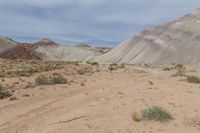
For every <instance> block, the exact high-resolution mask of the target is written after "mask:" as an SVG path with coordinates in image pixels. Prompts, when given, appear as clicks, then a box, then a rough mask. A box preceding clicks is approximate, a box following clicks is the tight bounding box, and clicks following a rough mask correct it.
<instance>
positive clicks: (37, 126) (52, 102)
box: [0, 66, 200, 133]
mask: <svg viewBox="0 0 200 133" xmlns="http://www.w3.org/2000/svg"><path fill="white" fill-rule="evenodd" d="M77 67H81V66H77ZM95 69H96V67H95V68H94V70H95ZM74 70H75V69H73V67H68V68H67V67H66V68H65V70H64V69H63V70H57V71H56V72H59V73H62V74H63V75H64V77H65V78H67V79H68V80H69V81H71V83H70V84H69V85H68V84H66V85H49V86H36V87H35V88H28V89H22V88H23V86H24V85H25V84H26V83H27V82H34V78H35V76H31V77H29V78H26V77H20V78H3V79H4V82H1V83H2V84H4V85H5V84H12V83H15V82H19V84H15V90H16V91H15V92H14V95H15V96H16V97H17V98H19V99H18V100H16V101H9V100H8V99H4V100H0V118H1V119H0V131H1V133H66V132H69V133H134V132H137V133H150V132H152V133H171V132H174V133H199V131H200V129H199V128H200V126H199V125H193V124H191V123H190V122H188V120H189V119H192V118H196V117H197V116H198V117H197V118H199V117H200V106H198V105H199V101H200V97H199V95H200V86H199V84H190V83H187V82H185V81H181V79H183V77H171V75H172V74H174V72H173V71H162V70H161V69H156V68H154V69H150V68H140V67H130V68H125V69H120V70H117V71H113V72H109V71H107V68H105V67H103V68H101V69H100V72H99V71H98V72H94V73H90V74H86V75H78V74H76V72H74ZM190 70H194V69H193V68H192V69H188V71H190ZM195 70H196V71H197V72H195V73H196V74H200V69H199V68H195ZM50 73H52V72H47V73H44V74H50ZM190 73H192V71H190ZM190 73H189V74H190ZM193 73H194V72H193ZM1 79H2V78H1ZM150 80H151V81H152V82H153V83H154V84H153V85H150V84H149V83H148V82H149V81H150ZM72 81H73V82H72ZM24 94H26V95H27V94H28V95H29V97H26V95H24ZM22 96H24V97H22ZM154 105H159V106H161V107H163V108H165V109H166V110H168V111H169V112H170V113H171V114H172V116H173V118H174V119H173V120H170V121H168V122H164V123H160V122H156V121H140V122H135V121H133V120H132V118H131V114H132V113H133V112H134V111H140V110H142V109H145V108H148V107H152V106H154Z"/></svg>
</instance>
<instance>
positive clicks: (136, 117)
mask: <svg viewBox="0 0 200 133" xmlns="http://www.w3.org/2000/svg"><path fill="white" fill-rule="evenodd" d="M131 117H132V119H133V120H134V121H141V120H142V118H141V115H140V113H138V112H133V113H132V114H131Z"/></svg>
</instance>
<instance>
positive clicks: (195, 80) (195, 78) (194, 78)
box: [187, 76, 200, 83]
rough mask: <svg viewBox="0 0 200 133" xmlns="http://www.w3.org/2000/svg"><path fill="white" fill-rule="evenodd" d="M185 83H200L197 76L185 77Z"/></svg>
mask: <svg viewBox="0 0 200 133" xmlns="http://www.w3.org/2000/svg"><path fill="white" fill-rule="evenodd" d="M187 81H188V82H189V83H200V78H199V77H197V76H187Z"/></svg>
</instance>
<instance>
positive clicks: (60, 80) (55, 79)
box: [49, 73, 67, 84]
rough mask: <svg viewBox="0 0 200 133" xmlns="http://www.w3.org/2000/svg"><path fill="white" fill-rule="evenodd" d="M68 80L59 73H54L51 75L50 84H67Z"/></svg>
mask: <svg viewBox="0 0 200 133" xmlns="http://www.w3.org/2000/svg"><path fill="white" fill-rule="evenodd" d="M66 83H67V80H66V79H65V78H64V77H63V76H62V75H61V74H59V73H54V74H53V75H52V76H50V79H49V84H66Z"/></svg>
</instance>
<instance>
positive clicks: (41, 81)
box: [35, 74, 49, 85]
mask: <svg viewBox="0 0 200 133" xmlns="http://www.w3.org/2000/svg"><path fill="white" fill-rule="evenodd" d="M35 84H36V85H48V84H49V79H48V77H46V76H45V75H43V74H40V75H38V76H37V77H36V78H35Z"/></svg>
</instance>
